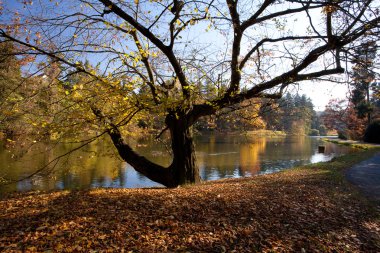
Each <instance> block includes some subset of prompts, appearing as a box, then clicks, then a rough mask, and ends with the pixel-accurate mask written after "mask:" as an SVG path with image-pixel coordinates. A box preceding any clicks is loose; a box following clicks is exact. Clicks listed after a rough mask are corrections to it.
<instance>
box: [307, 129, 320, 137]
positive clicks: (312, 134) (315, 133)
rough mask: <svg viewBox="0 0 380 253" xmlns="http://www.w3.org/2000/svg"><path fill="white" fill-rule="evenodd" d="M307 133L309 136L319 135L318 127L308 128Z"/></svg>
mask: <svg viewBox="0 0 380 253" xmlns="http://www.w3.org/2000/svg"><path fill="white" fill-rule="evenodd" d="M309 135H310V136H319V130H318V129H310V132H309Z"/></svg>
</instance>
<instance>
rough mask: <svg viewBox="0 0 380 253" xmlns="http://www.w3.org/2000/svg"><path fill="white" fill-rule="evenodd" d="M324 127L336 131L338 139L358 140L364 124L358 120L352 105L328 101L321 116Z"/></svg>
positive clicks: (361, 135) (344, 102)
mask: <svg viewBox="0 0 380 253" xmlns="http://www.w3.org/2000/svg"><path fill="white" fill-rule="evenodd" d="M322 120H323V122H324V125H325V126H326V127H327V128H328V129H330V130H336V131H338V136H339V138H342V139H353V140H360V139H362V137H363V134H364V131H365V127H366V123H365V119H362V118H359V117H358V116H357V114H356V112H355V108H354V106H353V104H352V103H350V102H347V101H346V100H336V99H334V100H330V101H329V103H328V105H327V106H326V109H325V111H324V112H323V115H322Z"/></svg>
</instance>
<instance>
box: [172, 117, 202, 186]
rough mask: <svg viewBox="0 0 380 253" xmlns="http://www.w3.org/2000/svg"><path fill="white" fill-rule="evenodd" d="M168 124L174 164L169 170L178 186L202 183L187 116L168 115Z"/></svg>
mask: <svg viewBox="0 0 380 253" xmlns="http://www.w3.org/2000/svg"><path fill="white" fill-rule="evenodd" d="M166 124H167V126H168V127H169V130H170V137H171V142H172V152H173V162H172V164H171V165H170V167H169V169H170V171H171V173H172V175H173V180H174V182H176V183H177V184H178V185H183V184H193V183H198V182H200V176H199V168H198V166H197V162H196V156H195V148H194V141H193V134H192V128H191V127H189V124H188V118H187V117H186V116H182V117H178V116H175V115H168V117H167V118H166Z"/></svg>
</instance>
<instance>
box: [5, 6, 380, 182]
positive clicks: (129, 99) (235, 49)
mask: <svg viewBox="0 0 380 253" xmlns="http://www.w3.org/2000/svg"><path fill="white" fill-rule="evenodd" d="M23 3H24V7H25V10H27V11H22V12H21V13H18V12H17V11H15V10H14V9H12V6H10V7H9V6H5V7H4V15H2V16H1V23H2V24H3V25H2V27H1V29H0V37H1V39H2V42H6V41H13V42H14V43H16V44H17V45H18V46H20V50H19V51H18V52H17V53H18V54H20V55H35V56H37V57H38V59H36V61H44V60H45V61H46V60H47V59H46V57H50V58H52V59H54V60H55V61H58V62H60V64H61V68H62V70H63V73H62V76H64V75H65V74H67V73H69V72H72V73H73V72H74V73H75V72H77V73H82V74H84V75H86V76H87V77H86V78H88V79H86V80H85V81H84V82H83V83H82V86H81V85H79V88H78V86H76V87H74V86H73V88H72V89H71V90H68V89H66V90H62V91H63V92H64V93H62V92H61V93H62V95H63V94H65V96H64V101H66V102H65V103H67V105H68V106H66V107H64V108H66V110H64V111H65V115H66V116H67V118H68V119H70V122H71V125H75V126H77V130H78V131H80V129H83V127H84V125H85V124H87V125H89V126H91V127H94V130H93V135H92V137H91V139H93V138H96V137H98V136H101V135H103V134H108V135H109V136H110V138H111V139H112V141H113V143H114V146H115V147H116V149H117V150H118V152H119V154H120V157H121V158H122V159H124V160H125V161H126V162H128V163H129V164H130V165H131V166H132V167H134V168H135V169H136V170H137V171H139V172H140V173H142V174H144V175H146V176H147V177H149V178H150V179H152V180H154V181H157V182H159V183H161V184H163V185H165V186H168V187H175V186H177V185H179V184H184V183H194V182H198V181H199V180H200V179H199V171H198V167H197V163H196V157H195V150H194V144H193V138H192V126H193V125H194V124H195V122H197V120H199V119H200V118H201V117H204V116H209V115H214V114H216V113H217V112H218V111H220V110H223V109H224V108H228V107H231V106H233V105H238V104H239V103H242V102H243V101H247V100H249V99H254V98H262V99H263V98H280V97H281V96H282V94H283V91H284V90H285V88H286V87H287V86H289V85H290V84H292V83H295V82H301V81H304V80H310V79H318V78H320V77H323V76H330V75H333V74H339V73H343V72H344V69H343V68H342V67H341V62H340V61H341V60H340V58H341V56H342V52H346V53H348V52H350V51H351V50H352V47H353V46H355V45H356V44H358V43H360V42H359V41H360V39H361V38H362V37H373V36H377V35H378V33H379V29H378V26H379V20H380V17H379V15H378V11H377V8H378V6H377V1H313V0H307V1H304V0H302V1H297V0H289V1H286V0H284V1H272V0H264V1H261V2H255V1H254V2H252V1H243V0H242V1H233V0H226V1H225V2H224V1H217V0H214V1H208V2H202V1H193V0H189V1H177V0H173V1H167V0H162V1H150V2H143V1H133V2H132V1H110V0H99V1H95V0H81V1H62V2H47V1H40V2H35V3H34V4H33V5H30V3H31V2H30V1H24V2H23ZM20 9H22V8H20ZM292 18H294V19H298V21H294V22H293V24H296V25H300V24H302V25H304V24H306V23H307V25H306V26H302V25H300V26H299V28H300V29H297V30H294V29H291V27H292V25H290V26H289V27H288V26H287V20H290V19H292ZM316 20H317V21H316ZM320 20H322V22H320ZM204 31H208V33H205V32H204ZM223 43H224V44H223ZM44 57H45V58H44ZM86 58H87V59H92V61H93V62H94V63H93V64H92V65H93V66H97V67H96V68H92V67H90V66H86V65H85V64H82V63H81V61H83V59H86ZM95 62H97V63H95ZM61 81H62V80H61ZM57 83H60V82H57ZM199 83H209V84H213V85H214V86H215V88H216V92H215V93H210V94H208V96H204V95H203V94H202V92H200V91H199V89H198V84H199ZM63 87H65V86H63ZM142 91H145V92H142ZM146 91H149V92H146ZM242 105H244V103H243V104H242ZM146 112H148V113H151V114H155V115H157V117H159V118H161V119H162V121H163V122H164V123H165V128H164V129H163V131H165V130H168V132H169V135H170V139H171V150H172V163H171V165H170V166H168V167H163V166H161V165H158V164H155V163H153V162H151V161H149V160H148V159H146V158H145V157H143V156H141V155H139V154H137V153H136V152H135V151H134V150H133V149H132V148H131V146H130V145H129V144H128V142H127V140H126V139H125V138H124V137H123V134H122V132H123V129H125V126H126V125H127V124H128V123H130V122H131V120H132V119H135V118H138V117H139V115H140V114H144V113H146ZM61 114H62V111H61ZM63 118H64V117H63ZM73 123H75V124H73ZM61 129H63V128H62V127H61ZM82 133H83V132H82ZM87 138H88V137H87Z"/></svg>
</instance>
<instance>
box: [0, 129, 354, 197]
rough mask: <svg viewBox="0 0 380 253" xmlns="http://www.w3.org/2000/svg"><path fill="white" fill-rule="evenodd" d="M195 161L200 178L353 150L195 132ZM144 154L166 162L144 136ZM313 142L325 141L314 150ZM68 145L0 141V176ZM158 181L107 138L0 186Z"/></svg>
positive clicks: (36, 164)
mask: <svg viewBox="0 0 380 253" xmlns="http://www.w3.org/2000/svg"><path fill="white" fill-rule="evenodd" d="M195 140H196V150H197V161H198V165H199V167H200V174H201V177H202V179H203V180H216V179H220V178H236V177H248V176H252V175H257V174H266V173H273V172H277V171H281V170H284V169H287V168H291V167H294V166H298V165H303V164H309V163H316V162H321V161H328V160H330V159H332V158H333V157H334V156H339V155H342V154H345V153H349V152H354V151H355V150H354V149H352V148H349V147H346V146H338V145H336V144H333V143H323V142H322V141H321V139H320V138H318V137H252V136H251V137H249V136H244V135H230V134H211V135H201V136H197V137H196V138H195ZM132 145H133V146H134V148H135V149H136V150H137V151H138V152H139V153H141V154H143V155H145V156H147V157H148V158H149V159H151V160H153V161H155V162H157V163H159V164H162V165H169V164H170V160H171V158H170V154H169V153H168V152H166V151H165V150H166V149H165V145H163V144H162V143H158V142H154V141H153V140H145V141H140V142H135V143H132ZM318 145H324V146H325V147H326V149H325V153H323V154H320V153H318ZM72 148H73V145H72V144H71V145H69V144H60V145H59V146H54V148H53V147H51V146H49V145H35V146H34V147H33V148H30V149H29V150H28V152H27V153H25V154H24V155H23V156H22V157H20V156H19V154H16V153H15V151H14V150H12V149H5V148H3V147H0V179H1V178H8V179H9V178H11V179H20V178H24V177H25V176H27V175H30V174H31V173H33V172H34V171H35V170H37V169H39V168H42V167H43V166H45V165H46V164H47V163H48V161H50V160H52V159H54V158H55V157H57V156H59V155H61V154H63V153H65V152H67V151H68V150H70V149H72ZM156 186H161V185H159V184H157V183H155V182H152V181H150V180H149V179H147V178H145V177H144V176H142V175H140V174H139V173H137V172H136V171H135V170H134V169H133V168H132V167H131V166H129V165H128V164H126V163H124V162H122V161H121V160H120V159H119V158H118V155H117V154H116V151H115V150H114V148H113V147H112V145H110V144H109V142H108V141H106V140H103V141H99V142H98V143H93V144H90V145H88V146H86V147H85V148H84V149H82V150H80V151H76V152H75V153H72V154H70V155H69V156H65V157H63V158H61V159H60V160H59V162H58V164H57V165H56V166H55V167H54V168H50V169H49V170H45V171H44V174H42V175H41V174H39V175H37V176H34V177H32V178H30V179H27V180H24V181H21V182H18V183H15V184H11V185H7V186H2V187H1V188H0V192H5V191H26V190H53V189H86V188H95V187H116V188H136V187H156Z"/></svg>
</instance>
